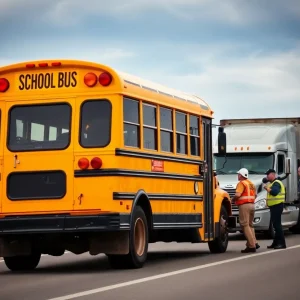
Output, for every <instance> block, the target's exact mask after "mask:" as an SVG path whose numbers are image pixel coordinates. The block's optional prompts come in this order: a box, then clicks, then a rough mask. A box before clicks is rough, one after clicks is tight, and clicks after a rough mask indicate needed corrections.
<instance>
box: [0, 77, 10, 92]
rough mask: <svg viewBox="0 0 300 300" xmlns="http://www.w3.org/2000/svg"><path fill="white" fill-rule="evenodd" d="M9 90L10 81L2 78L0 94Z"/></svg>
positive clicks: (0, 79) (0, 80)
mask: <svg viewBox="0 0 300 300" xmlns="http://www.w3.org/2000/svg"><path fill="white" fill-rule="evenodd" d="M8 89H9V81H8V80H7V79H6V78H0V93H4V92H6V91H7V90H8Z"/></svg>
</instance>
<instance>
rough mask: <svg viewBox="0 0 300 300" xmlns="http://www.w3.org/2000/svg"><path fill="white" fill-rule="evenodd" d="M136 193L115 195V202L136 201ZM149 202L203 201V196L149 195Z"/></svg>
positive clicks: (117, 193) (115, 193) (116, 193)
mask: <svg viewBox="0 0 300 300" xmlns="http://www.w3.org/2000/svg"><path fill="white" fill-rule="evenodd" d="M135 196H136V194H135V193H119V192H114V193H113V199H114V200H134V198H135ZM147 196H148V198H149V200H150V201H151V200H171V201H203V196H202V195H179V194H151V193H150V194H147Z"/></svg>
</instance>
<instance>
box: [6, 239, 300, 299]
mask: <svg viewBox="0 0 300 300" xmlns="http://www.w3.org/2000/svg"><path fill="white" fill-rule="evenodd" d="M286 238H287V245H288V247H289V248H288V249H285V250H269V249H266V246H267V245H268V244H269V243H270V241H265V240H259V243H260V245H261V248H260V249H259V250H258V252H257V253H256V254H242V253H240V250H241V249H243V248H244V246H245V241H244V239H243V236H242V235H234V236H232V237H231V241H230V244H229V249H228V251H227V252H226V253H224V254H218V255H212V254H210V253H209V251H208V247H207V245H206V244H194V245H193V244H173V243H172V244H163V243H157V244H152V245H150V249H149V250H150V252H149V258H148V263H147V264H146V265H145V267H144V268H142V269H138V270H121V271H120V270H112V269H110V268H109V265H108V263H107V260H106V257H105V256H102V255H101V256H100V255H99V256H95V257H92V256H89V255H86V254H85V255H80V256H75V255H73V254H70V253H66V254H65V255H64V256H62V257H50V256H44V257H42V259H41V262H40V264H39V266H38V268H37V269H36V270H35V271H34V272H30V273H11V272H10V271H8V270H7V268H6V266H5V264H4V263H3V261H1V260H0V299H1V300H16V299H24V300H27V299H28V300H29V299H30V300H67V299H78V300H81V299H85V300H95V299H97V300H98V299H101V300H116V299H122V300H127V299H128V300H129V299H130V300H134V299H143V300H148V299H149V300H150V299H151V300H153V299H157V300H160V299H164V300H176V299H180V300H182V299H189V300H194V299H195V300H196V299H197V300H199V299H203V300H211V299H212V300H214V299H222V300H229V299H230V300H231V299H243V300H248V299H249V300H250V299H251V300H253V299H255V300H260V299H272V300H277V299H278V300H282V299H289V300H299V299H300V235H292V234H287V235H286Z"/></svg>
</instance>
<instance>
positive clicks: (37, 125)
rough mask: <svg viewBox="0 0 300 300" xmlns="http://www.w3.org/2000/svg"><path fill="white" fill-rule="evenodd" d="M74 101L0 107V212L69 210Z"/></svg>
mask: <svg viewBox="0 0 300 300" xmlns="http://www.w3.org/2000/svg"><path fill="white" fill-rule="evenodd" d="M46 102H47V103H46ZM74 102H75V101H74V100H73V99H61V100H57V101H55V102H53V101H51V102H49V100H41V101H37V100H35V101H34V103H33V102H32V101H31V102H30V101H18V102H15V103H13V102H9V103H6V111H7V115H8V117H7V119H8V120H7V122H6V124H5V128H3V129H5V132H6V134H5V143H4V144H5V147H4V168H3V178H5V180H6V184H3V195H4V197H3V201H2V212H3V213H19V212H22V213H31V212H32V213H39V212H43V213H45V212H48V213H56V212H62V211H66V212H68V211H70V210H72V209H73V142H72V140H71V133H72V131H71V128H72V125H71V124H72V122H74V120H73V118H72V110H73V107H74ZM73 113H74V112H73ZM73 128H74V126H73ZM3 132H4V130H2V134H3ZM6 136H7V138H6Z"/></svg>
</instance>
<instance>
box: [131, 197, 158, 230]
mask: <svg viewBox="0 0 300 300" xmlns="http://www.w3.org/2000/svg"><path fill="white" fill-rule="evenodd" d="M137 205H138V206H140V207H141V208H142V209H143V211H144V213H145V215H146V218H147V223H148V228H149V231H151V230H152V225H153V223H152V208H151V205H150V201H149V199H148V197H147V195H146V194H142V195H140V196H139V197H138V199H137V201H136V202H135V206H137ZM133 209H134V207H133Z"/></svg>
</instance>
